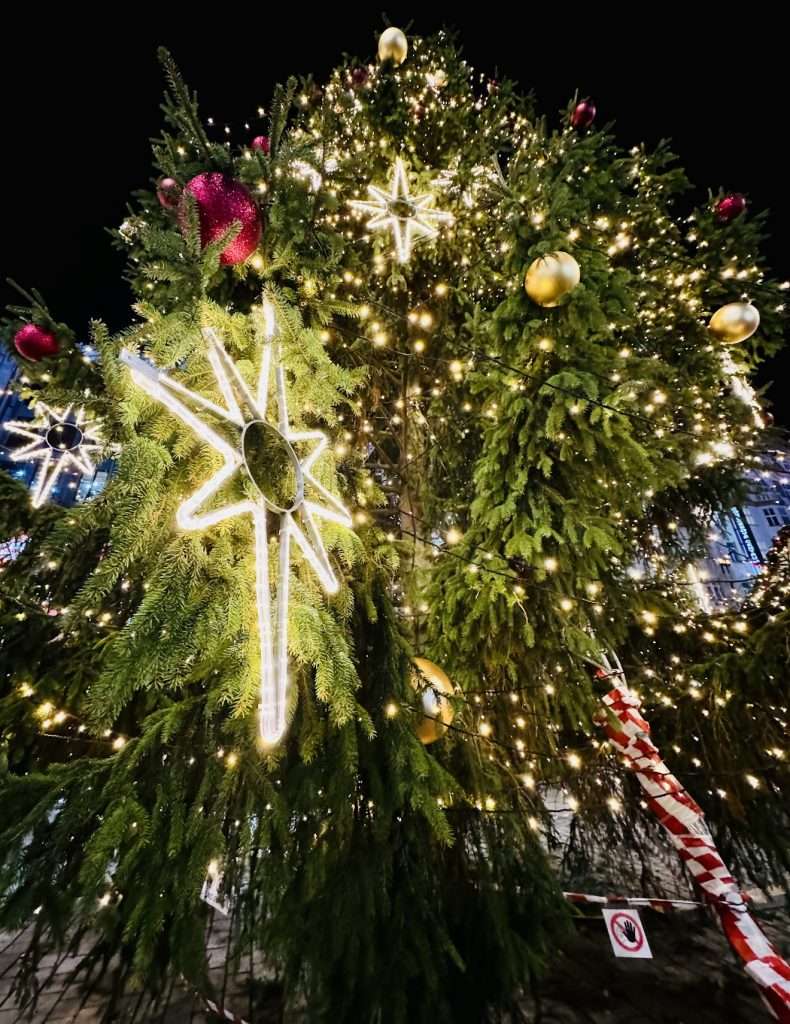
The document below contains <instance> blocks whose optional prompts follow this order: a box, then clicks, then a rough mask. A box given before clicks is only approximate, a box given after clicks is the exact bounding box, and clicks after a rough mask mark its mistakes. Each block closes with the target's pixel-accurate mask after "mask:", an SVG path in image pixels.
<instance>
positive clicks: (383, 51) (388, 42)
mask: <svg viewBox="0 0 790 1024" xmlns="http://www.w3.org/2000/svg"><path fill="white" fill-rule="evenodd" d="M408 52H409V44H408V41H407V39H406V34H405V33H404V32H401V30H400V29H399V28H388V29H385V30H384V32H382V33H381V36H380V38H379V60H380V61H385V60H391V61H392V62H393V64H402V63H403V62H404V61H405V60H406V54H407V53H408Z"/></svg>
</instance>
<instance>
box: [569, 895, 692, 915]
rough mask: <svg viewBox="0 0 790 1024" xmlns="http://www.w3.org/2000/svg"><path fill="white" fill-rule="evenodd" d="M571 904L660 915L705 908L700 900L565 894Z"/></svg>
mask: <svg viewBox="0 0 790 1024" xmlns="http://www.w3.org/2000/svg"><path fill="white" fill-rule="evenodd" d="M562 895H563V896H564V897H565V899H566V900H567V901H568V902H569V903H589V904H594V905H595V906H600V907H650V908H651V909H652V910H657V911H659V913H662V914H663V913H665V912H666V911H667V910H699V908H700V907H703V906H705V904H704V903H700V901H699V900H661V899H651V897H650V896H593V895H592V894H591V893H586V892H564V893H563V894H562Z"/></svg>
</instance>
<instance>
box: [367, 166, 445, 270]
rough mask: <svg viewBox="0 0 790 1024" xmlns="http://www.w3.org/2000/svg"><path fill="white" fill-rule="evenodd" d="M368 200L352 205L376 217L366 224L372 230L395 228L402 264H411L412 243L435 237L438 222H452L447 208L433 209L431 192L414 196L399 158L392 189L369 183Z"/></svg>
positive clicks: (392, 178) (390, 183)
mask: <svg viewBox="0 0 790 1024" xmlns="http://www.w3.org/2000/svg"><path fill="white" fill-rule="evenodd" d="M368 195H370V197H371V198H370V199H369V200H363V199H352V200H351V201H350V202H349V206H351V207H352V209H354V210H359V211H360V213H370V214H373V216H372V217H371V218H370V220H369V221H368V223H367V226H368V228H370V229H371V230H374V231H375V230H390V231H392V238H393V242H394V243H395V257H396V259H397V260H398V262H399V263H408V262H409V259H410V258H411V250H412V244H413V243H414V242H415V241H417V240H418V239H420V238H436V236H437V235H438V234H439V230H438V228H436V227H434V225H435V224H452V222H453V215H452V214H451V213H448V212H446V211H445V210H436V209H434V206H433V203H434V197H433V195H432V194H431V193H430V192H425V193H423V194H422V195H419V196H414V195H412V194H411V193H410V192H409V177H408V174H407V171H406V165H405V164H404V162H403V161H402V160H401V159H400V158H398V159H397V160H396V161H395V165H394V167H393V169H392V174H391V175H390V182H389V192H385V191H384V189H382V188H379V187H378V186H377V185H368Z"/></svg>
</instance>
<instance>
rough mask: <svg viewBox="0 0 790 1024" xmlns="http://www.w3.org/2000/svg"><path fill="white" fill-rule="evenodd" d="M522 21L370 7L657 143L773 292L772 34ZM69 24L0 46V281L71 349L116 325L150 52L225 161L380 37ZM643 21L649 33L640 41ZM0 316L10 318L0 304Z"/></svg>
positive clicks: (347, 16) (553, 107)
mask: <svg viewBox="0 0 790 1024" xmlns="http://www.w3.org/2000/svg"><path fill="white" fill-rule="evenodd" d="M30 6H31V8H32V7H33V5H30ZM415 6H416V5H415ZM689 6H690V5H689ZM531 7H533V5H528V4H521V5H519V6H518V8H517V10H521V11H522V12H523V13H522V14H513V13H509V12H508V10H507V8H506V7H505V5H477V6H476V8H475V9H474V10H473V11H470V13H468V14H462V13H461V11H460V10H459V9H458V7H457V6H453V7H449V8H444V9H442V10H441V11H436V12H427V13H426V12H425V11H421V13H419V14H418V15H415V14H414V13H413V12H414V10H415V7H414V6H413V7H408V6H407V5H390V6H389V7H388V8H387V14H388V15H389V19H390V21H391V22H392V23H394V24H397V25H400V27H402V28H404V29H406V28H407V25H408V23H409V21H410V20H412V21H413V26H412V27H413V31H414V32H416V33H419V34H428V33H429V32H431V31H433V30H435V29H438V28H441V27H450V28H456V29H458V30H459V32H460V38H461V42H462V44H463V47H464V52H465V56H466V57H467V59H468V60H469V61H470V63H471V64H472V65H473V66H474V67H475V68H476V69H477V70H478V71H485V72H487V73H490V74H491V75H494V76H497V77H510V78H513V79H515V80H516V81H518V82H519V84H520V85H521V87H522V88H523V89H524V90H525V91H532V92H534V93H535V96H536V98H537V102H538V109H539V111H540V112H542V113H545V114H547V115H548V116H549V117H550V118H556V117H557V111H558V110H559V109H560V108H562V107H564V106H565V104H566V103H567V100H568V97H570V96H571V95H572V94H573V93H574V91H575V90H577V89H578V91H579V92H580V93H581V94H582V95H590V96H592V97H594V99H595V101H596V103H597V105H598V123H601V122H608V121H614V122H615V129H614V130H615V134H616V136H617V138H618V140H619V141H620V142H621V143H622V144H624V145H627V146H631V145H633V144H635V143H639V142H643V141H644V142H646V143H648V144H655V143H656V142H658V141H659V140H660V139H664V138H669V139H671V140H672V143H673V149H674V151H675V152H676V153H678V154H679V155H680V157H681V162H682V164H683V165H684V167H685V168H686V171H687V172H688V174H689V176H690V178H691V179H692V181H694V182H695V184H697V185H698V186H700V193H699V195H700V197H704V195H705V190H706V189H707V188H708V187H711V188H712V189H716V188H717V187H718V186H719V185H721V186H723V187H724V188H727V189H732V190H734V191H741V192H744V193H746V194H747V196H748V198H749V200H750V203H751V207H752V209H762V208H765V207H767V208H769V209H770V210H771V233H772V238H771V240H770V243H769V246H768V250H767V252H768V256H769V260H770V263H771V265H772V266H773V268H774V270H775V272H776V274H777V275H779V276H780V277H782V278H783V279H784V278H788V277H790V254H788V246H787V243H786V240H787V238H788V237H789V235H790V205H788V203H787V199H786V196H787V191H788V182H787V180H786V176H785V175H784V174H783V173H782V168H783V167H784V166H785V150H786V146H787V140H786V131H785V129H784V127H783V123H782V118H783V117H784V119H785V120H786V110H784V109H783V108H784V106H785V97H784V95H783V93H782V90H779V89H777V84H776V83H777V81H778V80H779V79H778V78H777V69H779V70H782V69H784V68H785V67H786V63H787V56H786V53H785V50H786V43H785V40H784V38H783V33H782V32H780V31H777V32H776V33H775V34H774V37H773V38H770V37H769V35H768V28H761V27H759V26H758V27H756V26H754V25H752V24H751V23H750V20H749V10H748V9H745V11H744V12H743V13H742V14H739V15H737V16H736V17H733V18H732V19H727V18H724V17H723V16H717V19H716V21H715V23H711V22H707V21H700V22H699V23H698V24H696V25H695V24H692V23H691V22H690V21H689V18H688V15H687V12H686V10H684V9H682V8H679V9H678V10H677V11H675V12H674V13H673V12H672V10H671V9H670V8H668V7H666V6H664V7H662V8H660V9H650V10H648V9H643V10H642V13H640V15H639V19H638V23H637V21H636V16H633V18H634V20H633V21H631V22H629V21H623V20H621V19H622V18H623V17H626V15H624V14H622V13H615V9H612V12H613V13H612V18H613V19H614V18H616V19H618V20H616V21H609V22H607V21H606V20H605V18H604V16H603V11H604V10H605V8H604V7H597V6H595V5H585V6H584V7H582V8H571V7H565V6H563V5H560V4H553V5H547V6H546V8H545V9H544V13H539V12H538V13H535V12H534V11H533V10H530V8H531ZM176 8H177V9H176ZM494 9H495V13H489V12H490V11H493V10H494ZM74 10H75V9H74V8H73V7H71V8H69V11H68V14H67V15H64V16H63V17H62V19H61V20H59V19H58V16H54V17H53V16H51V15H49V14H47V15H46V17H44V15H43V14H40V12H34V13H35V15H36V16H35V17H33V15H32V14H31V15H28V16H27V17H29V18H30V24H29V25H25V24H20V25H18V26H16V29H15V31H14V33H13V34H12V35H8V34H7V35H6V38H5V43H4V47H3V50H4V52H3V57H2V61H1V62H0V95H2V97H3V108H4V110H3V119H2V123H3V140H4V145H3V151H4V160H3V171H4V174H3V182H4V199H3V203H2V216H3V225H2V232H1V233H0V246H2V261H1V263H0V266H1V267H2V271H3V273H2V277H3V278H5V277H6V276H12V277H14V278H15V279H16V280H17V281H19V282H20V283H21V284H23V285H25V286H28V287H30V286H35V287H38V288H39V289H40V290H41V291H42V292H43V293H44V295H45V297H46V299H47V302H48V304H49V306H50V308H51V310H52V312H53V314H54V315H55V316H56V318H57V319H61V320H65V321H67V322H68V323H70V324H71V326H72V327H74V328H75V329H76V330H77V331H78V332H79V333H80V334H82V335H83V336H84V333H85V330H86V327H87V321H88V319H89V318H90V317H94V316H98V317H101V318H103V319H105V320H106V322H107V323H108V324H109V325H110V327H111V328H113V329H117V328H120V327H122V326H124V325H125V324H126V323H127V322H128V320H129V313H128V306H129V300H130V293H129V291H128V289H127V287H126V285H125V284H124V282H123V281H122V279H121V272H122V268H123V261H122V257H121V254H120V253H118V252H116V251H115V250H114V249H113V248H112V245H111V241H110V238H109V236H108V235H107V233H106V231H105V230H104V229H105V227H107V226H117V225H118V224H119V223H120V221H121V220H122V219H123V217H124V215H125V212H126V203H127V201H128V198H129V196H130V194H131V192H132V191H133V190H134V189H136V188H139V187H141V186H144V185H147V184H148V183H149V181H150V180H151V175H152V169H151V164H150V150H149V142H148V140H149V139H150V138H151V137H152V136H154V135H157V134H158V133H159V130H160V126H161V115H160V110H159V102H160V99H161V95H162V89H163V79H162V75H161V72H160V68H159V65H158V62H157V57H156V47H157V45H159V44H163V45H165V46H167V47H168V48H169V49H170V50H171V51H172V53H173V55H174V56H175V58H176V60H177V61H178V63H179V64H180V66H181V69H182V71H183V73H184V75H185V77H186V79H187V81H188V82H189V83H190V85H191V86H192V87H193V88H195V89H197V91H198V94H199V97H200V100H201V109H202V113H203V116H204V118H205V117H209V116H211V117H213V118H214V119H215V122H216V124H217V126H218V130H219V131H221V130H222V127H223V126H224V125H225V124H227V125H229V126H230V127H231V128H232V129H233V133H232V136H231V138H232V139H233V140H234V141H236V142H242V141H247V139H248V137H249V135H250V133H249V132H246V131H245V130H244V128H243V123H244V122H245V121H249V122H250V124H251V125H252V127H253V128H256V127H257V126H258V125H259V123H260V122H259V121H257V119H256V109H257V107H258V106H259V105H264V106H267V105H268V102H269V99H270V96H271V92H272V87H273V85H274V83H275V82H277V81H282V80H284V79H285V78H286V77H287V75H288V74H306V73H308V72H312V73H313V74H314V75H315V76H316V77H317V78H318V80H319V81H320V80H322V79H323V78H324V77H325V76H326V74H327V72H328V71H329V70H330V69H331V68H332V67H333V66H334V65H335V64H336V63H337V62H338V61H339V59H340V58H341V56H342V54H343V53H344V52H346V53H355V54H357V55H359V56H362V57H364V58H367V59H369V58H372V57H373V55H374V54H375V42H376V38H377V36H378V33H379V32H380V31H381V29H382V28H383V27H384V26H383V22H382V20H381V16H380V14H379V13H378V9H377V8H369V9H368V10H367V11H365V12H354V10H353V8H351V9H349V7H348V6H346V5H343V6H340V5H337V6H336V5H327V6H326V7H324V8H322V9H321V10H320V11H319V12H317V13H316V12H314V10H313V6H312V5H296V4H278V5H276V18H275V17H274V14H273V9H268V8H266V7H265V6H263V5H261V6H249V7H248V6H246V5H239V4H232V3H229V4H226V5H222V4H216V5H210V6H209V7H208V8H207V10H208V12H209V13H208V14H203V13H200V11H201V8H199V7H198V6H197V5H196V7H195V9H194V10H195V13H194V14H193V15H192V16H191V20H190V19H189V16H188V15H186V14H185V10H184V8H183V7H181V6H180V5H176V7H175V8H174V14H173V16H172V18H171V19H170V20H169V18H168V14H167V13H166V12H167V10H168V8H167V7H166V5H160V6H158V7H157V8H152V9H151V10H150V11H148V12H146V11H145V10H144V9H143V8H141V7H140V6H138V5H134V7H133V8H125V7H118V8H113V9H112V11H111V12H110V11H109V9H108V14H107V18H106V24H105V25H103V26H102V25H97V24H96V23H95V19H94V20H93V21H92V23H91V24H90V29H91V31H90V33H89V34H86V33H85V32H84V31H83V27H82V26H81V25H80V24H79V19H78V16H76V15H75V14H74V13H73V12H74ZM626 10H627V9H626ZM337 12H339V13H337ZM176 14H177V15H178V17H176ZM659 15H660V23H659V24H651V23H649V21H648V19H649V18H655V19H657V18H658V16H659ZM17 17H19V18H20V19H21V20H22V21H24V19H25V17H26V16H25V15H24V14H20V13H19V12H16V13H15V18H17ZM86 17H87V15H86ZM124 17H127V18H129V19H130V21H129V23H128V24H124V23H123V21H122V20H121V19H122V18H124ZM131 19H134V20H133V21H132V20H131ZM275 24H276V25H277V27H276V28H275ZM756 33H763V34H762V35H759V34H756ZM102 35H103V36H104V38H103V40H102V38H101V36H102ZM252 134H257V132H253V133H252ZM0 299H2V303H3V305H4V304H5V303H6V302H8V301H13V293H11V292H10V290H8V289H6V287H5V285H3V286H2V295H0ZM789 375H790V358H789V357H788V353H786V352H785V353H784V354H783V355H782V356H780V357H779V358H777V359H774V360H773V361H772V363H770V364H768V365H766V367H765V368H764V369H763V370H762V371H761V373H760V376H759V378H758V383H760V384H761V385H762V384H768V383H769V382H773V383H772V386H771V388H770V391H769V397H770V399H771V400H772V402H773V411H774V413H775V415H776V418H777V422H781V423H784V424H785V425H786V426H790V399H788V396H787V393H786V392H787V387H786V384H785V382H786V381H787V379H788V376H789Z"/></svg>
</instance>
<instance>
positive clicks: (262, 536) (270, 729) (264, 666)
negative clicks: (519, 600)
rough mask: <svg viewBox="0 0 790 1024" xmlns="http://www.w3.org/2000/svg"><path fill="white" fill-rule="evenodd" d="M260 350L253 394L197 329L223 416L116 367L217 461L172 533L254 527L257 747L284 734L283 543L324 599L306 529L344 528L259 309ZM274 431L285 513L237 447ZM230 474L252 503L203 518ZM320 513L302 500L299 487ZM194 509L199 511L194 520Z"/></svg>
mask: <svg viewBox="0 0 790 1024" xmlns="http://www.w3.org/2000/svg"><path fill="white" fill-rule="evenodd" d="M264 315H265V322H266V344H265V345H264V348H263V357H262V360H261V368H260V373H259V375H258V383H257V391H256V393H255V394H253V393H252V392H251V391H250V389H249V387H248V385H247V383H246V381H245V380H244V379H243V377H242V376H241V374H240V373H239V371H238V368H237V367H236V364H235V363H234V362H233V360H232V359H231V358H230V356H229V355H228V353H227V352H226V351H225V348H224V346H223V344H222V342H221V341H220V339H219V337H218V336H217V334H216V333H215V332H214V330H213V329H212V328H204V329H203V335H204V337H205V339H206V344H207V356H208V360H209V363H210V364H211V368H212V370H213V371H214V376H215V378H216V381H217V385H218V387H219V389H220V391H221V393H222V396H223V399H224V401H225V407H224V408H223V407H222V406H219V405H216V404H215V403H214V402H212V401H210V400H209V399H207V398H205V397H204V396H202V395H199V394H196V393H195V392H193V391H190V390H189V389H187V388H185V387H184V386H183V385H182V384H180V383H179V382H178V381H176V380H173V378H171V377H170V376H168V375H167V374H166V373H164V372H162V371H161V370H158V369H157V368H156V367H154V366H151V365H150V364H149V363H147V362H145V361H144V360H142V359H140V358H138V357H137V356H135V355H132V354H131V353H129V352H124V353H122V355H121V359H122V360H123V362H124V363H126V365H127V366H128V367H129V368H130V369H131V372H132V378H133V380H134V381H135V383H136V384H138V385H139V386H140V387H141V388H142V389H143V390H144V391H146V392H147V393H148V394H149V395H150V396H151V397H152V398H155V399H156V400H157V401H159V402H161V403H162V404H163V405H164V406H165V407H166V408H167V409H169V410H170V412H172V413H173V414H174V415H175V416H177V417H178V418H179V419H180V420H181V421H182V422H183V423H185V424H186V425H187V426H188V427H190V428H191V429H192V430H193V431H194V432H195V433H196V434H197V436H198V437H200V438H201V440H203V441H205V442H206V444H208V445H210V446H211V447H212V448H213V449H214V450H215V451H217V452H218V453H219V454H220V455H221V456H222V458H223V460H224V462H223V465H222V466H221V467H220V469H218V470H217V472H216V473H215V474H214V475H213V476H211V477H210V478H209V479H208V480H207V481H206V482H205V483H204V484H202V485H201V486H200V487H199V488H198V489H197V491H195V493H194V494H193V495H192V496H191V497H190V498H187V499H186V501H184V502H183V503H182V504H181V505H180V507H179V509H178V511H177V513H176V520H177V522H178V525H179V526H180V527H182V529H185V530H202V529H206V528H207V527H209V526H213V525H214V524H216V523H219V522H222V521H224V520H226V519H230V518H232V517H235V516H238V515H244V514H247V513H249V514H250V515H251V516H252V518H253V527H254V549H255V571H256V577H255V578H256V583H255V591H256V605H257V617H258V640H259V646H260V659H261V665H260V673H261V704H260V731H261V736H262V738H263V740H264V742H266V743H276V742H277V741H278V740H279V739H280V738H281V737H282V735H283V733H284V731H285V727H286V710H287V689H288V591H289V575H290V571H289V570H290V557H291V542H292V541H294V542H295V543H296V545H297V546H298V547H299V549H300V550H301V552H302V554H303V555H304V557H305V559H306V560H307V562H308V563H309V564H310V566H311V568H312V569H313V571H314V572H315V573H316V575H317V576H318V578H319V580H320V582H321V585H322V586H323V587H324V589H325V590H326V591H327V592H328V593H335V592H336V591H337V590H338V586H339V584H338V581H337V577H336V576H335V573H334V571H333V569H332V566H331V564H330V562H329V557H328V555H327V552H326V548H325V547H324V543H323V540H322V539H321V535H320V533H319V532H318V529H317V527H316V523H315V519H316V518H319V519H326V520H330V521H331V522H335V523H340V524H342V525H343V526H351V516H350V514H349V513H348V511H347V510H346V509H345V508H344V507H343V505H342V504H341V503H340V502H339V501H338V499H337V498H335V497H334V495H332V494H331V493H330V492H329V491H328V490H327V489H326V488H325V487H324V486H323V485H322V484H320V483H319V482H318V481H317V480H316V479H315V477H314V476H313V475H312V472H311V470H312V468H313V466H314V465H315V463H316V461H317V459H318V458H319V456H320V455H321V454H322V453H323V452H324V451H325V450H326V448H327V446H328V444H329V440H328V438H327V437H326V435H325V434H324V433H322V432H321V431H319V430H302V431H295V430H293V429H292V428H291V425H290V422H289V417H288V406H287V401H286V394H285V371H284V368H283V365H282V360H281V352H280V346H279V343H278V342H277V340H276V337H275V334H276V330H275V320H274V310H273V308H272V306H271V305H270V304H269V303H268V302H267V303H264ZM272 377H273V382H274V392H275V398H276V407H277V417H276V424H275V423H272V422H270V421H269V419H267V406H268V399H269V392H270V389H271V383H272ZM176 395H181V396H184V398H187V399H188V400H189V401H191V402H192V403H193V404H195V405H197V406H201V407H202V409H203V410H204V411H206V412H209V413H211V414H213V415H214V416H215V417H217V418H218V419H220V420H222V421H223V422H224V425H225V426H226V427H227V426H230V427H231V428H232V429H233V434H234V440H233V442H232V443H231V442H229V441H227V440H225V438H224V437H222V436H221V435H220V434H218V433H217V432H216V431H215V430H214V429H212V428H211V427H210V426H209V425H208V423H207V422H206V421H205V419H203V418H201V417H200V416H198V415H196V414H195V413H194V412H192V411H191V409H189V408H188V407H187V406H186V405H185V404H184V403H183V402H182V401H181V399H180V398H179V397H176ZM264 425H265V427H266V428H268V429H269V430H273V431H275V432H276V433H277V434H278V435H279V441H280V443H281V444H283V445H284V446H285V450H286V451H287V454H288V457H289V459H290V462H291V467H292V469H293V472H294V476H295V487H294V496H293V500H292V501H291V503H290V504H289V506H288V507H287V508H282V507H280V506H279V505H277V504H276V503H275V502H274V500H273V499H272V498H271V497H270V496H267V495H266V494H265V493H264V492H263V491H262V490H261V488H260V485H259V484H258V482H257V481H256V479H255V476H254V475H253V472H252V470H251V469H250V466H249V464H248V462H247V459H246V456H245V445H244V441H245V437H246V435H247V432H248V430H249V429H250V428H251V427H253V426H258V427H259V428H260V427H263V426H264ZM303 442H311V443H313V444H314V446H313V448H312V451H310V453H309V454H308V455H306V456H305V457H303V458H299V457H298V456H297V455H296V453H295V451H294V449H293V444H295V443H296V444H300V443H303ZM237 473H242V474H244V476H245V477H246V479H247V480H248V481H249V482H251V483H252V484H253V485H254V488H255V490H256V492H257V495H256V497H255V498H245V499H244V500H242V501H237V502H234V503H232V504H225V505H220V506H219V507H215V508H210V509H205V506H206V504H207V503H208V502H209V501H210V499H212V498H213V497H215V496H216V495H217V494H218V492H219V491H220V489H221V488H222V487H223V486H224V485H225V484H227V483H228V482H229V481H230V479H231V478H232V477H234V476H235V475H236V474H237ZM308 485H309V487H310V488H312V489H313V491H314V492H316V494H317V495H318V497H319V498H320V499H321V503H320V504H319V503H317V502H316V501H314V500H310V499H309V498H307V497H306V496H305V488H306V486H308ZM201 508H203V509H204V511H202V512H201V511H200V509H201ZM269 514H274V515H277V516H278V517H279V532H278V538H279V557H278V568H277V574H276V619H275V613H274V609H273V607H272V595H271V583H270V579H269V546H268V542H269V537H268V530H267V516H268V515H269Z"/></svg>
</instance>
